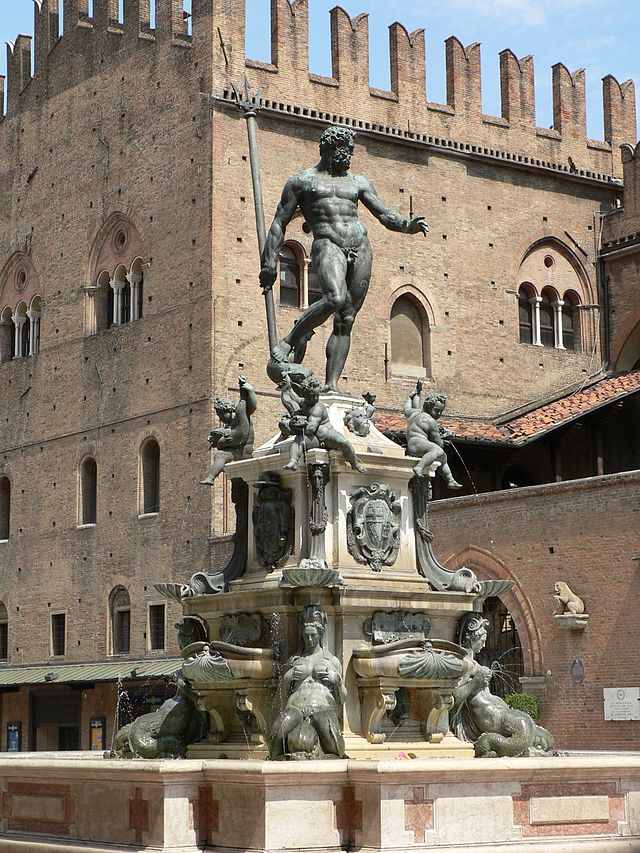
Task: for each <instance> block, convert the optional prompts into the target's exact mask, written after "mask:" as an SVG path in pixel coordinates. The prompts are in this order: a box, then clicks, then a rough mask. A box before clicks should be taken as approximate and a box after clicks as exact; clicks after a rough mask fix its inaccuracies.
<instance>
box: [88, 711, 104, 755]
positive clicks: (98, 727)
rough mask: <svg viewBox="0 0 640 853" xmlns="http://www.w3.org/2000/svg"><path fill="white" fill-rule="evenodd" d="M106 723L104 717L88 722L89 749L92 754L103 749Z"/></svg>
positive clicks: (93, 718) (94, 718)
mask: <svg viewBox="0 0 640 853" xmlns="http://www.w3.org/2000/svg"><path fill="white" fill-rule="evenodd" d="M106 727H107V723H106V720H105V718H104V717H92V718H91V719H90V720H89V748H90V749H92V750H93V751H94V752H101V751H102V750H103V749H104V743H105V730H106Z"/></svg>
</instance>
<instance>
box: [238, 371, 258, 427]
mask: <svg viewBox="0 0 640 853" xmlns="http://www.w3.org/2000/svg"><path fill="white" fill-rule="evenodd" d="M238 385H239V387H240V399H241V400H244V402H245V405H246V412H247V417H249V418H250V417H251V415H253V414H254V412H255V410H256V409H257V408H258V398H257V397H256V392H255V390H254V388H253V385H250V384H249V383H248V382H247V380H246V379H245V378H244V376H239V377H238Z"/></svg>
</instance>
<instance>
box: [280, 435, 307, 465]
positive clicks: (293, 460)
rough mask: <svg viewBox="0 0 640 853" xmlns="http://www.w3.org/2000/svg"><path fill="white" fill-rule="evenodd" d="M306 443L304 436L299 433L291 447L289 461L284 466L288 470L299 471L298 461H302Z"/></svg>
mask: <svg viewBox="0 0 640 853" xmlns="http://www.w3.org/2000/svg"><path fill="white" fill-rule="evenodd" d="M303 444H304V438H303V437H302V436H301V435H297V436H296V437H295V438H294V440H293V442H292V444H291V447H290V448H289V461H288V462H287V464H286V465H285V466H284V467H285V468H286V470H287V471H297V470H298V463H299V462H300V457H301V456H302V447H303Z"/></svg>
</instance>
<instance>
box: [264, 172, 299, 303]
mask: <svg viewBox="0 0 640 853" xmlns="http://www.w3.org/2000/svg"><path fill="white" fill-rule="evenodd" d="M297 207H298V192H297V179H296V178H289V180H288V181H287V183H286V184H285V185H284V189H283V190H282V197H281V198H280V203H279V204H278V207H277V210H276V214H275V216H274V217H273V222H272V223H271V227H270V228H269V233H268V234H267V239H266V242H265V245H264V251H263V253H262V270H261V271H260V284H261V286H262V288H263V289H264V290H265V291H266V290H270V289H271V288H272V287H273V284H274V282H275V280H276V264H277V262H278V255H279V254H280V249H282V244H283V243H284V234H285V231H286V230H287V225H288V224H289V223H290V222H291V220H292V218H293V214H294V213H295V212H296V208H297Z"/></svg>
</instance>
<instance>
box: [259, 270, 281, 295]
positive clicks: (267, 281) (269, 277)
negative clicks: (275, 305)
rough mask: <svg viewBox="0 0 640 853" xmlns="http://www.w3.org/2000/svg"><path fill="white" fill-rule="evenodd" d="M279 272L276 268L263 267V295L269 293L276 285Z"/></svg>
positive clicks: (261, 283)
mask: <svg viewBox="0 0 640 853" xmlns="http://www.w3.org/2000/svg"><path fill="white" fill-rule="evenodd" d="M277 277H278V272H277V270H276V268H275V267H262V269H261V270H260V287H261V288H262V292H263V293H268V292H269V291H270V290H271V289H272V287H273V285H274V284H275V281H276V278H277Z"/></svg>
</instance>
